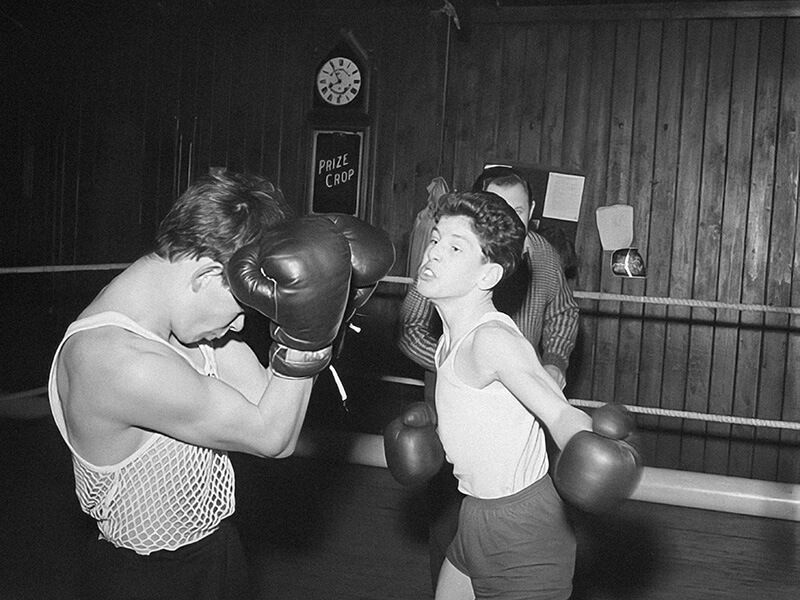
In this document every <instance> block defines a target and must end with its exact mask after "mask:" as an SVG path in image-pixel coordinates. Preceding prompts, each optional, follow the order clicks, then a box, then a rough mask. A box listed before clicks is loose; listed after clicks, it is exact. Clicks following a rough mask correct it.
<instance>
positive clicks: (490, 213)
mask: <svg viewBox="0 0 800 600" xmlns="http://www.w3.org/2000/svg"><path fill="white" fill-rule="evenodd" d="M446 216H447V217H457V216H463V217H468V218H470V219H471V220H472V227H473V230H474V231H475V234H476V235H477V236H478V240H479V241H480V245H481V250H482V251H483V254H484V256H486V258H487V259H488V260H490V261H491V262H493V263H497V264H498V265H500V266H501V267H503V277H502V279H501V281H502V280H504V279H507V278H509V277H510V276H511V275H512V274H513V273H514V271H515V270H516V269H517V267H518V266H519V264H520V262H521V261H522V249H523V245H524V244H525V226H524V225H523V224H522V221H520V219H519V216H518V215H517V213H515V212H514V209H512V208H511V207H510V206H509V205H508V203H507V202H506V201H505V200H503V199H502V198H501V197H500V196H498V195H497V194H494V193H492V192H483V191H470V192H450V193H448V194H445V195H444V196H442V197H441V198H440V199H439V201H438V202H437V204H436V209H435V211H434V219H435V220H436V222H437V223H438V222H439V219H441V218H442V217H446Z"/></svg>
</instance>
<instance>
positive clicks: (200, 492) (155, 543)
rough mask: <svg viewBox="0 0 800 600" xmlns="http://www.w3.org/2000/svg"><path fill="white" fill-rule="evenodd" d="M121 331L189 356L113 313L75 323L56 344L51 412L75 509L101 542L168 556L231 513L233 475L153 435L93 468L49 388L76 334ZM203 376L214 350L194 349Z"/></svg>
mask: <svg viewBox="0 0 800 600" xmlns="http://www.w3.org/2000/svg"><path fill="white" fill-rule="evenodd" d="M109 325H112V326H116V327H122V328H123V329H126V330H128V331H131V332H133V333H136V334H138V335H141V336H142V337H145V338H147V339H151V340H154V341H157V342H160V343H163V344H164V345H166V346H167V347H169V348H172V349H173V350H174V351H175V352H177V353H178V354H180V355H181V356H183V357H184V358H185V359H186V360H187V361H188V362H189V363H190V364H192V362H191V360H190V359H189V357H188V356H186V355H184V354H183V353H181V352H180V351H179V350H178V349H177V348H175V347H173V346H171V345H170V344H168V343H167V342H166V341H164V340H162V339H161V338H158V337H157V336H155V335H153V334H152V333H151V332H149V331H147V330H146V329H143V328H142V327H140V326H139V325H138V324H137V323H135V322H134V321H132V320H131V319H129V318H128V317H126V316H124V315H122V314H119V313H113V312H104V313H99V314H96V315H92V316H91V317H88V318H86V319H81V320H79V321H76V322H74V323H73V324H72V325H70V327H69V328H68V329H67V332H66V334H65V335H64V339H63V340H62V341H61V344H59V347H58V349H57V351H56V355H55V359H54V360H53V364H52V367H51V369H50V380H49V395H50V408H51V410H52V413H53V417H54V419H55V421H56V425H57V426H58V429H59V431H60V432H61V435H62V437H63V438H64V441H65V442H66V443H67V446H69V449H70V451H71V452H72V464H73V470H74V473H75V491H76V493H77V495H78V500H79V501H80V505H81V508H82V509H83V511H84V512H85V513H87V514H88V515H90V516H92V517H93V518H94V519H95V520H97V525H98V528H99V529H100V538H102V539H105V540H108V541H109V542H111V543H112V544H114V545H115V546H117V547H122V548H128V549H130V550H133V551H135V552H137V553H138V554H150V553H152V552H155V551H156V550H175V549H177V548H180V547H181V546H185V545H187V544H191V543H192V542H196V541H197V540H199V539H201V538H204V537H206V536H207V535H209V534H211V533H213V532H214V531H215V530H216V529H217V527H218V526H219V524H220V522H221V521H222V520H223V519H224V518H226V517H228V516H230V515H231V514H233V511H234V508H235V500H234V475H233V467H232V465H231V462H230V459H229V458H228V455H227V454H226V453H225V452H222V451H218V450H211V449H208V448H201V447H198V446H193V445H190V444H186V443H184V442H180V441H178V440H175V439H173V438H170V437H167V436H164V435H161V434H158V433H153V434H152V435H151V436H150V437H149V438H148V439H147V441H146V442H145V443H144V444H143V445H142V446H141V447H140V448H139V449H138V450H136V452H134V453H133V454H131V455H130V456H129V457H128V458H126V459H125V460H123V461H121V462H119V463H117V464H115V465H110V466H96V465H93V464H91V463H89V462H88V461H86V460H84V459H83V458H81V457H80V456H79V455H78V453H77V452H76V451H75V449H74V448H73V447H72V445H71V444H70V442H69V439H68V438H67V429H66V424H65V421H64V413H63V410H62V407H61V400H60V398H59V396H58V389H57V386H56V365H57V364H58V356H59V354H60V352H61V348H62V347H63V345H64V342H65V341H66V340H67V339H69V337H70V336H71V335H73V334H75V333H77V332H79V331H86V330H87V329H95V328H97V327H105V326H109ZM200 348H201V350H202V352H203V356H204V357H205V366H204V368H203V369H200V368H198V367H197V366H195V365H193V364H192V366H194V368H195V369H196V370H197V371H198V372H200V373H202V374H204V375H208V376H211V377H216V376H217V369H216V363H215V361H214V353H213V349H211V348H210V347H206V346H205V345H201V346H200Z"/></svg>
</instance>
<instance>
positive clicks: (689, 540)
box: [0, 417, 800, 600]
mask: <svg viewBox="0 0 800 600" xmlns="http://www.w3.org/2000/svg"><path fill="white" fill-rule="evenodd" d="M0 437H1V439H2V442H3V443H2V448H3V450H2V452H3V455H2V457H1V458H2V460H0V465H2V467H0V469H2V471H0V476H1V477H0V482H2V492H0V503H1V504H2V506H3V507H5V508H4V512H5V519H4V522H3V524H2V531H1V533H0V600H18V599H20V600H21V599H36V600H47V599H53V600H56V599H64V600H74V599H75V598H76V596H75V593H74V591H73V586H74V583H75V577H76V573H77V566H78V565H79V564H80V560H81V552H82V551H81V548H82V541H83V540H84V539H85V538H86V536H87V535H91V533H92V531H93V524H92V523H91V522H89V521H88V520H87V519H86V518H85V517H84V516H83V515H82V514H81V513H80V511H79V508H78V503H77V499H76V498H75V494H74V491H73V481H72V471H71V463H70V459H69V456H68V453H67V451H66V448H65V447H64V445H63V443H62V442H61V440H60V438H59V436H58V433H57V431H56V428H55V426H54V425H53V424H52V421H51V420H50V419H49V418H41V417H39V418H8V417H0ZM233 458H234V465H235V468H236V472H237V483H238V491H237V502H238V508H237V514H236V522H237V525H238V527H239V528H240V530H241V532H242V536H243V540H244V542H245V546H246V549H247V551H248V554H249V558H250V561H251V567H252V569H253V572H254V573H255V574H256V577H257V580H258V585H259V590H260V598H265V599H266V598H269V599H271V600H295V599H297V600H301V599H302V600H316V599H319V600H345V599H347V600H389V599H403V600H412V599H414V600H419V599H426V598H431V597H432V594H431V589H430V588H431V586H430V577H429V571H428V557H427V542H426V535H427V533H426V532H427V529H426V523H425V511H424V501H423V498H422V497H421V496H420V494H419V493H415V492H412V491H409V490H407V489H404V488H402V487H401V486H399V485H398V484H397V483H395V482H394V481H393V480H392V478H391V477H390V475H389V474H388V472H387V471H386V470H384V469H380V468H373V467H361V466H354V465H345V464H342V463H330V462H326V461H317V460H311V459H301V458H292V459H287V460H283V461H267V460H259V459H255V458H252V457H249V456H244V455H235V456H234V457H233ZM575 526H576V530H577V533H578V539H579V556H578V562H577V573H576V577H575V594H574V599H575V600H606V599H609V600H610V599H618V600H627V599H629V600H662V599H663V600H666V599H671V600H695V599H696V600H701V599H702V600H712V599H716V598H719V599H723V598H724V599H728V600H730V599H735V600H736V599H738V600H796V599H798V598H800V524H798V523H793V522H787V521H775V520H768V519H760V518H754V517H742V516H737V515H729V514H725V513H715V512H709V511H701V510H693V509H684V508H676V507H670V506H665V505H657V504H645V503H629V504H628V505H626V506H625V507H624V508H623V510H622V511H621V512H620V513H619V514H618V515H615V516H614V517H613V518H612V517H606V518H602V519H600V518H587V517H585V516H578V515H576V516H575Z"/></svg>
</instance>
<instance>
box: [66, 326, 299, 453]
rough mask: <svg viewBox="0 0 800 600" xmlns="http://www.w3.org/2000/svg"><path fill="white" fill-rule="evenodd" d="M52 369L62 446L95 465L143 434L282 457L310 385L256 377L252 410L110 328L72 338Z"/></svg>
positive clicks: (173, 358)
mask: <svg viewBox="0 0 800 600" xmlns="http://www.w3.org/2000/svg"><path fill="white" fill-rule="evenodd" d="M240 350H241V349H240ZM60 361H61V362H60V364H61V368H60V376H59V392H60V394H61V396H62V400H63V403H64V407H65V414H66V417H67V425H68V431H69V435H70V438H71V439H70V441H71V442H72V443H73V445H74V446H75V448H76V450H78V452H79V454H81V456H83V457H84V458H86V459H87V460H89V461H90V462H93V463H95V464H114V463H115V462H118V461H119V460H122V459H123V458H125V457H127V456H128V455H130V453H131V452H132V451H134V450H135V449H136V448H137V447H138V446H139V445H141V443H142V442H143V441H144V439H146V437H147V435H149V432H151V431H156V432H159V433H163V434H165V435H168V436H170V437H174V438H177V439H180V440H182V441H185V442H187V443H191V444H196V445H200V446H206V447H211V448H217V449H221V450H235V451H241V452H247V453H250V454H255V455H259V456H271V457H277V456H286V455H288V454H291V452H292V451H293V449H294V444H295V443H296V441H297V436H298V435H299V431H300V428H301V426H302V422H303V419H304V418H305V413H306V409H307V407H308V398H309V396H310V392H311V386H312V380H311V379H301V380H290V379H283V378H277V377H275V378H271V379H269V381H268V382H267V379H266V374H263V375H261V379H260V380H259V382H258V385H257V386H255V387H262V384H263V393H262V394H261V397H260V398H258V399H257V403H255V404H254V403H253V402H250V401H248V400H247V398H245V396H244V395H243V394H242V393H240V391H238V390H237V389H236V388H235V387H233V386H232V385H229V384H227V383H224V382H223V381H220V380H218V379H215V378H213V377H206V376H203V375H201V374H200V373H198V372H197V371H196V370H195V369H194V368H192V366H191V365H189V364H188V363H187V361H186V360H185V359H184V358H182V357H181V356H179V355H178V354H177V353H176V352H174V351H173V350H171V349H170V348H168V347H166V346H163V345H162V344H159V343H157V342H152V341H149V340H146V339H144V338H141V337H139V336H136V335H134V334H130V333H128V332H126V331H124V330H121V329H118V328H113V327H108V328H101V329H98V330H95V331H86V332H82V333H79V334H76V335H75V336H73V338H72V339H71V340H69V342H68V343H67V344H66V345H65V347H64V350H63V351H62V356H61V359H60ZM251 367H252V365H251ZM245 393H253V394H254V393H255V392H254V391H253V389H250V390H249V391H248V390H245Z"/></svg>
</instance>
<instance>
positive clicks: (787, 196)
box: [753, 20, 800, 479]
mask: <svg viewBox="0 0 800 600" xmlns="http://www.w3.org/2000/svg"><path fill="white" fill-rule="evenodd" d="M790 23H791V21H789V20H786V21H785V22H784V27H785V30H784V31H783V36H782V38H781V54H782V56H781V60H777V59H776V62H782V66H781V71H780V73H779V74H777V77H778V81H779V84H778V85H779V86H780V88H779V90H777V93H778V94H779V100H776V101H777V102H778V107H779V109H778V114H777V116H776V126H777V132H776V148H775V173H774V174H775V182H774V186H773V198H772V210H771V223H770V229H769V231H768V233H767V236H768V240H769V258H768V264H767V279H766V295H765V300H764V302H765V304H767V305H771V306H790V305H791V304H790V301H791V261H790V259H789V257H790V256H791V255H792V248H793V244H794V239H795V237H796V236H797V230H796V229H795V227H794V223H795V219H796V213H797V205H796V199H797V189H798V186H797V180H798V163H799V162H800V153H799V152H798V150H799V149H800V148H799V147H798V139H797V130H796V127H795V126H794V124H793V123H794V120H795V115H797V114H798V108H799V107H798V100H797V92H798V90H797V85H796V82H797V79H798V77H797V75H798V72H797V57H798V56H800V53H798V52H797V48H796V46H793V45H792V42H791V41H790V37H791V36H792V35H794V34H796V29H795V30H792V29H791V28H790ZM788 327H789V319H788V317H786V316H784V315H777V314H773V313H765V314H764V328H765V329H764V333H763V336H762V349H761V351H762V361H761V380H760V382H759V389H758V399H759V401H758V406H757V408H756V415H757V416H758V417H759V418H767V419H780V418H781V414H782V413H783V409H784V405H785V404H786V403H787V402H796V401H797V399H796V397H795V398H791V397H786V396H785V395H784V394H785V379H786V370H787V363H786V349H787V345H788V344H787V342H788V335H789V331H788ZM788 368H792V366H789V367H788ZM755 437H756V446H755V448H754V456H753V474H754V476H756V477H769V478H770V479H776V478H778V476H779V469H778V465H779V457H780V453H781V446H780V445H779V444H780V439H781V436H780V431H779V430H777V429H773V428H759V429H756V430H755Z"/></svg>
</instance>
